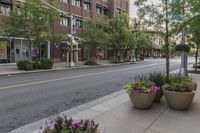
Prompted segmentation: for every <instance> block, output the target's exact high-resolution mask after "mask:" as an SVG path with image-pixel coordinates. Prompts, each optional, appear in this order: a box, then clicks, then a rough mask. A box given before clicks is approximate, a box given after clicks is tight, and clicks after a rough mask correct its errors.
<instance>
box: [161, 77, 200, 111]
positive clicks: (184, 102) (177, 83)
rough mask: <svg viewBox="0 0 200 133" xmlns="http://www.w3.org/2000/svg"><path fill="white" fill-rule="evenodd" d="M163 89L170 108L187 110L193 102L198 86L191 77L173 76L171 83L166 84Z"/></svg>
mask: <svg viewBox="0 0 200 133" xmlns="http://www.w3.org/2000/svg"><path fill="white" fill-rule="evenodd" d="M162 88H163V91H164V96H165V98H166V100H167V102H168V105H169V107H171V108H173V109H177V110H185V109H188V108H189V107H190V105H191V103H192V101H193V98H194V96H195V92H196V88H197V84H196V82H194V81H193V80H192V79H191V78H189V77H181V76H177V75H171V76H170V81H169V83H165V84H164V85H163V86H162Z"/></svg>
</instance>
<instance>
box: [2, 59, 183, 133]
mask: <svg viewBox="0 0 200 133" xmlns="http://www.w3.org/2000/svg"><path fill="white" fill-rule="evenodd" d="M179 66H180V63H178V62H176V61H174V62H171V67H170V69H171V70H175V69H177V68H178V67H179ZM155 71H157V72H158V71H159V72H163V73H164V72H165V62H164V60H152V61H144V62H140V63H137V64H129V65H120V66H109V67H98V68H83V69H72V70H62V71H54V72H42V73H33V74H22V75H13V76H3V77H0V133H6V132H8V131H11V130H13V129H15V128H18V127H20V126H23V125H25V124H28V123H31V122H34V121H37V120H40V119H42V118H45V117H48V116H51V115H54V114H56V113H57V112H62V111H65V110H68V109H70V108H72V107H75V106H77V105H80V104H83V103H86V102H89V101H91V100H94V99H97V98H99V97H102V96H105V95H108V94H110V93H113V92H116V91H119V90H121V89H122V87H123V85H124V84H125V83H127V82H129V81H133V80H134V77H135V76H136V75H138V74H141V73H143V74H145V73H149V72H155Z"/></svg>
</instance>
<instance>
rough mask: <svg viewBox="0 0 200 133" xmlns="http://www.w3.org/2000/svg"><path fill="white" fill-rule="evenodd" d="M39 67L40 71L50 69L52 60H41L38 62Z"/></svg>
mask: <svg viewBox="0 0 200 133" xmlns="http://www.w3.org/2000/svg"><path fill="white" fill-rule="evenodd" d="M40 67H41V68H42V69H51V68H52V67H53V60H52V59H42V60H41V61H40Z"/></svg>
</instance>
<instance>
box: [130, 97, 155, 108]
mask: <svg viewBox="0 0 200 133" xmlns="http://www.w3.org/2000/svg"><path fill="white" fill-rule="evenodd" d="M155 96H156V93H150V94H149V93H131V94H129V98H130V100H131V102H132V104H133V105H134V107H135V108H138V109H148V108H151V106H152V104H153V101H154V99H155Z"/></svg>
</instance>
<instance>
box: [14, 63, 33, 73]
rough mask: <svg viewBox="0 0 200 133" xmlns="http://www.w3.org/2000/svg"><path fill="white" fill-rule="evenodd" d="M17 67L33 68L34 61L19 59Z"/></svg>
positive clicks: (27, 69)
mask: <svg viewBox="0 0 200 133" xmlns="http://www.w3.org/2000/svg"><path fill="white" fill-rule="evenodd" d="M17 67H18V69H19V70H26V71H30V70H33V66H32V62H31V61H29V60H21V61H18V62H17Z"/></svg>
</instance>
